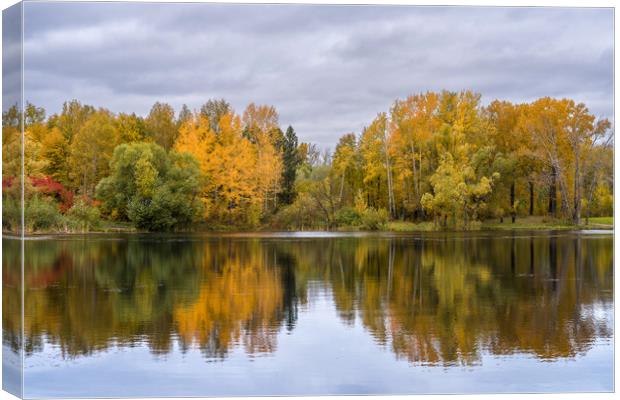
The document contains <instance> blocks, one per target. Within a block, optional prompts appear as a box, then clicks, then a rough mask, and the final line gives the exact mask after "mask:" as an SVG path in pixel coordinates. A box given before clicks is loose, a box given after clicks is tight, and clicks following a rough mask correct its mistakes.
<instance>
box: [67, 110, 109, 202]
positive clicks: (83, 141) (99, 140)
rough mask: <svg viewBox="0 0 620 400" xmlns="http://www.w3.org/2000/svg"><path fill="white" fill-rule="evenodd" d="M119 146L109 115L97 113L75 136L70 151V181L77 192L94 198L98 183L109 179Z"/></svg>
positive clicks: (99, 111) (89, 118)
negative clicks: (113, 157) (114, 155)
mask: <svg viewBox="0 0 620 400" xmlns="http://www.w3.org/2000/svg"><path fill="white" fill-rule="evenodd" d="M118 144H119V139H118V130H117V129H116V126H115V124H114V119H113V115H112V113H110V112H109V111H107V110H105V109H100V110H98V111H96V112H95V113H93V114H92V115H91V116H90V117H88V119H87V120H86V122H85V123H84V124H83V125H82V127H81V128H80V130H79V131H78V132H77V133H75V134H74V136H73V140H72V142H71V145H70V148H69V167H70V175H69V178H70V179H71V181H72V182H73V183H74V186H75V187H77V188H79V190H80V192H81V193H82V194H84V195H87V196H93V195H94V192H95V186H97V183H98V182H99V180H100V179H101V178H103V177H105V176H107V175H108V171H109V162H110V159H111V158H112V154H113V152H114V148H115V147H116V146H117V145H118Z"/></svg>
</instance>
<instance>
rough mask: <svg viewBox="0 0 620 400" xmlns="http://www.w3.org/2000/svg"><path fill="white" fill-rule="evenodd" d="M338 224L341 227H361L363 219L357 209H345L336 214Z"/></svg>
mask: <svg viewBox="0 0 620 400" xmlns="http://www.w3.org/2000/svg"><path fill="white" fill-rule="evenodd" d="M335 220H336V224H337V225H339V226H359V225H361V223H362V218H361V216H360V214H359V213H358V212H357V210H356V209H354V208H351V207H343V208H341V209H340V210H338V211H337V212H336V216H335Z"/></svg>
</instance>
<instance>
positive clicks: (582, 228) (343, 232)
mask: <svg viewBox="0 0 620 400" xmlns="http://www.w3.org/2000/svg"><path fill="white" fill-rule="evenodd" d="M588 231H598V232H600V233H605V234H613V233H614V227H613V225H603V224H593V225H575V226H548V227H540V226H539V227H528V226H516V227H510V226H506V227H495V226H493V227H484V226H483V227H480V228H477V229H469V230H464V229H435V230H423V229H418V230H415V229H413V230H394V229H380V230H359V229H329V230H321V229H308V230H281V229H268V230H267V229H263V230H261V229H255V230H190V231H173V232H149V231H138V230H116V231H106V230H93V231H88V232H60V231H50V232H30V233H25V234H24V238H25V239H36V238H42V237H49V236H52V237H67V236H76V237H77V236H88V235H128V236H164V235H174V236H179V235H213V236H215V235H217V236H246V235H251V236H254V235H279V234H282V235H291V234H300V237H303V236H304V235H308V234H323V235H335V236H349V235H351V236H354V235H373V234H374V235H378V236H379V235H382V234H397V235H406V234H476V233H493V232H536V233H553V232H588ZM2 237H3V238H5V239H15V240H19V239H21V236H20V235H16V234H15V233H14V232H2Z"/></svg>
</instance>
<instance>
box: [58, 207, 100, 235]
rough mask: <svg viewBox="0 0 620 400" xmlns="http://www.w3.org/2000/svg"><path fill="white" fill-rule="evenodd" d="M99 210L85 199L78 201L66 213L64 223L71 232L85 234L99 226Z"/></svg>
mask: <svg viewBox="0 0 620 400" xmlns="http://www.w3.org/2000/svg"><path fill="white" fill-rule="evenodd" d="M99 217H100V214H99V209H98V208H97V207H94V206H93V205H91V204H90V202H88V201H87V200H85V199H79V200H78V201H76V202H75V203H74V204H73V206H72V207H71V208H70V209H69V210H68V211H67V214H66V218H65V223H66V225H67V226H68V227H70V228H71V230H79V231H82V232H86V231H89V230H91V229H92V228H94V227H96V226H98V225H99Z"/></svg>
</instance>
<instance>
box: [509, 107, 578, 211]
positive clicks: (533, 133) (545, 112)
mask: <svg viewBox="0 0 620 400" xmlns="http://www.w3.org/2000/svg"><path fill="white" fill-rule="evenodd" d="M568 107H569V103H568V101H566V100H557V99H552V98H550V97H543V98H541V99H538V100H536V101H535V102H533V103H531V104H529V105H528V106H526V107H525V108H524V113H523V114H522V115H521V117H520V119H519V124H518V129H519V130H520V132H521V133H522V134H525V135H528V140H530V141H531V143H532V145H533V147H534V148H535V149H536V152H535V153H534V154H535V156H536V157H537V158H538V159H539V160H541V161H543V162H544V164H545V165H546V167H547V168H548V169H549V192H548V194H549V207H548V210H549V214H552V215H555V214H556V211H557V187H558V186H559V188H560V198H561V210H562V214H563V215H564V216H568V214H569V209H570V206H569V192H568V182H567V171H568V168H569V163H570V159H569V158H570V157H569V154H570V142H569V140H568V136H567V133H566V124H565V120H566V116H567V111H568Z"/></svg>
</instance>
